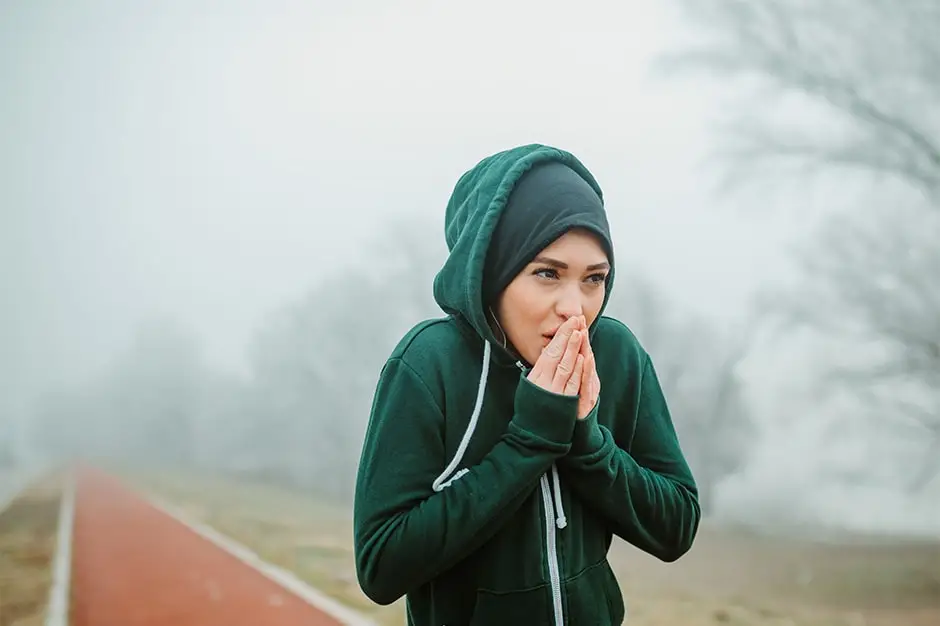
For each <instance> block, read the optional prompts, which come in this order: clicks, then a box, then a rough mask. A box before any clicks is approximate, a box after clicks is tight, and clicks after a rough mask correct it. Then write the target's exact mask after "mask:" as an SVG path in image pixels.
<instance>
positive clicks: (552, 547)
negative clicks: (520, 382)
mask: <svg viewBox="0 0 940 626" xmlns="http://www.w3.org/2000/svg"><path fill="white" fill-rule="evenodd" d="M516 367H518V368H519V369H520V370H522V372H523V373H524V372H525V365H523V364H522V361H516ZM539 483H540V485H541V487H542V507H543V508H544V509H545V550H546V552H547V556H548V577H549V579H550V580H551V584H552V607H553V608H554V611H555V626H564V624H565V615H564V608H563V606H562V603H561V574H560V572H559V570H560V568H559V566H558V545H557V542H556V537H555V526H556V524H557V521H556V519H555V515H556V512H555V505H554V504H553V503H552V486H551V485H550V484H549V480H548V472H546V473H545V474H542V477H541V478H540V479H539Z"/></svg>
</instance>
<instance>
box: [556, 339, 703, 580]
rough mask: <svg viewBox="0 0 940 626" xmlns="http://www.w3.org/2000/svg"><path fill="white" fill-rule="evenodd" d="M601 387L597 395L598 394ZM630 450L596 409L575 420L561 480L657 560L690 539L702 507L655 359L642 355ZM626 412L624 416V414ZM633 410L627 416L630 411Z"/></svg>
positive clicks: (676, 552)
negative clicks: (599, 416) (575, 423)
mask: <svg viewBox="0 0 940 626" xmlns="http://www.w3.org/2000/svg"><path fill="white" fill-rule="evenodd" d="M603 397H604V394H603V391H602V392H601V401H603ZM636 397H637V401H636V402H634V403H630V404H631V408H633V409H634V410H635V411H636V429H635V431H634V435H633V441H632V445H631V446H630V452H627V451H626V450H624V449H622V448H621V447H619V446H618V445H617V443H616V441H615V440H614V436H613V434H612V433H611V431H610V430H609V429H608V428H607V427H606V426H604V425H603V424H600V423H598V421H597V409H596V408H595V410H594V411H593V412H592V413H591V414H590V415H589V416H588V417H587V418H585V419H584V420H581V421H579V422H578V423H577V425H576V426H575V434H574V439H573V441H572V447H571V451H570V453H569V454H568V455H567V456H566V457H565V458H564V459H563V460H562V461H561V462H560V463H559V467H560V468H561V469H562V471H563V472H564V476H565V478H566V480H567V482H568V483H569V484H570V485H571V486H572V488H573V490H574V491H575V492H576V493H578V494H579V495H580V496H581V497H582V498H583V500H584V502H585V504H586V505H587V506H591V507H593V508H594V509H595V510H597V511H598V512H599V513H600V514H601V515H602V516H604V517H605V518H606V519H607V520H608V522H609V523H610V525H611V527H612V530H613V532H614V533H615V534H616V535H617V536H619V537H621V538H622V539H624V540H625V541H627V542H629V543H631V544H633V545H634V546H636V547H637V548H639V549H641V550H643V551H644V552H647V553H649V554H651V555H653V556H655V557H656V558H658V559H660V560H662V561H667V562H671V561H675V560H677V559H678V558H679V557H681V556H682V555H683V554H685V553H686V552H687V551H688V550H689V549H690V548H691V547H692V542H693V540H694V538H695V535H696V533H697V532H698V525H699V520H700V518H701V509H700V506H699V501H698V489H697V487H696V484H695V480H694V479H693V477H692V473H691V471H690V470H689V467H688V465H687V463H686V460H685V458H684V456H683V454H682V450H681V449H680V447H679V441H678V439H677V437H676V431H675V428H674V426H673V423H672V418H671V416H670V414H669V409H668V407H667V405H666V399H665V397H664V396H663V392H662V388H661V387H660V384H659V380H658V378H657V376H656V372H655V370H654V369H653V364H652V362H651V361H650V359H649V357H648V356H645V358H644V362H643V366H642V375H641V380H640V382H639V392H638V394H637V396H636ZM625 417H626V416H625ZM630 417H631V418H632V416H630Z"/></svg>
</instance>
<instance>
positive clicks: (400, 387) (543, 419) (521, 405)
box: [354, 358, 577, 604]
mask: <svg viewBox="0 0 940 626" xmlns="http://www.w3.org/2000/svg"><path fill="white" fill-rule="evenodd" d="M576 418H577V398H576V397H565V396H559V395H556V394H552V393H549V392H547V391H544V390H542V389H541V388H539V387H536V386H535V385H534V384H532V383H529V382H528V381H526V380H525V379H524V378H523V380H522V381H520V384H519V388H518V390H517V393H516V398H515V413H514V415H513V418H512V420H511V421H510V422H509V425H508V427H507V429H506V432H505V433H504V434H503V436H502V438H501V439H500V440H499V441H498V443H497V444H496V445H495V446H494V447H493V448H492V450H490V452H489V453H488V454H487V455H486V456H485V457H483V459H482V460H481V461H480V462H479V463H477V464H476V465H474V466H471V467H469V468H467V469H468V470H469V471H467V472H466V473H465V474H464V475H462V476H461V477H460V478H459V480H455V481H452V482H451V483H450V484H449V485H448V486H446V487H445V488H444V489H442V490H441V491H439V492H435V491H434V490H433V489H432V486H431V485H432V483H433V482H434V480H435V478H437V475H438V474H439V473H440V472H441V471H442V470H443V468H444V467H445V465H446V464H447V458H446V453H445V449H444V440H443V432H444V416H443V414H442V411H441V409H440V408H439V406H438V403H437V402H436V400H435V398H434V396H433V395H432V393H431V392H430V390H429V389H428V388H427V386H426V385H425V383H424V382H423V380H422V379H421V378H420V377H419V376H418V374H417V373H416V372H415V371H414V370H413V369H412V368H411V367H410V366H409V365H408V364H407V363H405V362H404V361H403V360H402V359H401V358H392V359H390V360H389V361H388V363H387V364H386V366H385V368H384V369H383V371H382V375H381V377H380V380H379V383H378V386H377V389H376V395H375V399H374V402H373V407H372V415H371V417H370V421H369V427H368V430H367V432H366V437H365V441H364V444H363V450H362V457H361V459H360V463H359V470H358V475H357V480H356V490H355V502H354V535H355V537H354V539H355V553H356V554H355V556H356V572H357V576H358V578H359V584H360V586H361V587H362V589H363V591H364V592H365V593H366V595H367V596H368V597H369V598H370V599H372V600H373V601H374V602H376V603H378V604H391V603H392V602H394V601H396V600H397V599H398V598H400V597H401V596H403V595H405V594H406V593H408V592H409V591H410V590H412V589H414V588H416V587H419V586H421V585H422V584H424V583H426V582H427V581H429V580H431V579H432V578H434V577H435V576H437V575H439V574H440V573H441V572H443V571H445V570H447V569H448V568H450V567H452V566H453V565H455V564H456V563H457V562H459V561H460V560H461V559H463V558H464V557H466V556H467V555H469V554H470V553H471V552H472V551H473V550H474V549H476V548H477V547H479V546H480V545H482V544H483V543H485V542H486V541H487V540H488V539H489V538H490V537H491V536H492V535H493V534H495V532H496V531H497V530H498V529H499V528H500V527H501V526H502V525H503V523H505V521H506V520H507V519H508V518H509V517H510V516H511V515H512V513H514V512H515V511H516V510H518V507H519V506H520V505H521V503H522V502H523V501H524V499H525V498H526V497H527V496H528V495H529V494H530V493H531V492H532V490H533V489H534V488H535V487H536V485H537V483H538V479H539V477H540V476H541V475H542V474H543V473H544V472H545V471H546V470H548V469H549V468H550V467H551V465H552V463H553V462H554V461H555V460H556V459H558V458H559V457H561V456H562V455H564V454H565V453H566V452H567V451H568V450H569V449H570V441H571V437H572V434H573V429H574V424H575V421H576Z"/></svg>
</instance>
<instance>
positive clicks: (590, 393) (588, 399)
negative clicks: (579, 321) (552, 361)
mask: <svg viewBox="0 0 940 626" xmlns="http://www.w3.org/2000/svg"><path fill="white" fill-rule="evenodd" d="M578 357H579V359H580V360H581V361H582V362H583V363H584V364H583V366H582V367H581V391H580V394H579V395H580V400H579V401H578V419H579V420H583V419H584V418H586V417H587V416H588V414H590V412H591V411H593V410H594V406H595V405H596V404H597V399H598V398H599V397H600V395H601V379H600V377H599V376H598V375H597V362H596V361H595V360H594V350H593V349H592V348H591V341H590V338H589V337H588V335H587V331H586V330H585V331H584V340H583V341H582V342H581V353H580V354H579V355H578Z"/></svg>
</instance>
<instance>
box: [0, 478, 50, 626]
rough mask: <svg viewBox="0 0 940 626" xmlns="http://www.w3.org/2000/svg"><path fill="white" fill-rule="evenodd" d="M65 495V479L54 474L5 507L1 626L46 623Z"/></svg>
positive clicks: (0, 536) (0, 534)
mask: <svg viewBox="0 0 940 626" xmlns="http://www.w3.org/2000/svg"><path fill="white" fill-rule="evenodd" d="M60 494H61V482H60V480H59V479H58V477H55V476H53V477H51V478H49V479H46V480H41V481H39V482H38V483H36V484H35V485H32V486H31V487H30V488H29V489H27V490H25V491H24V492H23V493H21V494H19V495H18V496H17V497H16V498H14V499H13V500H12V501H10V502H9V503H7V505H6V507H5V508H3V510H2V511H0V626H41V625H42V624H43V621H44V619H45V607H46V602H47V601H48V599H49V590H50V586H51V583H52V577H51V573H52V570H51V565H52V559H53V557H54V555H55V546H56V529H57V527H58V515H59V500H60ZM4 503H6V502H4Z"/></svg>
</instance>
